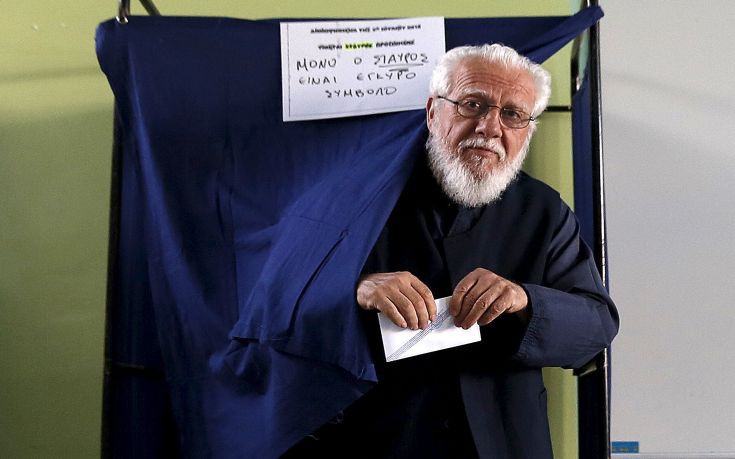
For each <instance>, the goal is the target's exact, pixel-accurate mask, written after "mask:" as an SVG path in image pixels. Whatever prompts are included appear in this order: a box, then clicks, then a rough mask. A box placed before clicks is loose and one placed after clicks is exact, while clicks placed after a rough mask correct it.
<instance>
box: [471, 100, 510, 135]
mask: <svg viewBox="0 0 735 459" xmlns="http://www.w3.org/2000/svg"><path fill="white" fill-rule="evenodd" d="M475 132H476V133H478V134H483V135H484V136H485V137H489V138H493V137H502V135H503V129H502V126H501V125H500V110H499V109H497V108H495V107H490V110H488V112H487V113H485V116H483V117H482V118H479V119H478V120H477V126H475Z"/></svg>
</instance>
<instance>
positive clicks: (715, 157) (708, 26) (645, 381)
mask: <svg viewBox="0 0 735 459" xmlns="http://www.w3.org/2000/svg"><path fill="white" fill-rule="evenodd" d="M601 3H602V7H603V9H604V10H605V13H606V16H605V18H603V19H602V22H601V49H602V61H601V62H602V78H603V81H602V82H603V96H602V97H603V129H604V153H605V172H606V187H607V188H606V191H607V217H608V237H609V241H608V245H609V256H610V278H611V279H610V281H611V291H612V295H613V298H614V299H615V300H616V303H617V304H618V307H619V309H620V313H621V331H620V335H619V336H618V338H617V339H616V341H615V342H614V343H613V353H612V374H613V386H612V396H613V400H612V403H613V404H612V440H613V441H620V440H632V441H640V448H641V452H642V453H643V452H700V453H701V452H707V451H709V452H725V451H728V452H735V388H734V387H733V385H735V357H734V355H735V306H733V303H734V302H735V286H734V285H735V282H733V277H735V243H734V242H733V237H735V148H733V141H732V138H733V135H732V134H733V132H735V64H734V62H735V24H734V21H735V2H733V1H730V0H717V1H715V0H708V1H701V2H700V1H681V0H679V1H672V0H647V1H636V0H608V1H602V2H601Z"/></svg>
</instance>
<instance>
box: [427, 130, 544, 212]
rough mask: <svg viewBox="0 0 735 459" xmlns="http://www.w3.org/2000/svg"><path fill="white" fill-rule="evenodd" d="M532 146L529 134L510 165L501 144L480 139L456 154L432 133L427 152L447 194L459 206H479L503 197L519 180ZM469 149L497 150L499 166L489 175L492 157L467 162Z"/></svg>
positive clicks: (465, 144) (462, 144)
mask: <svg viewBox="0 0 735 459" xmlns="http://www.w3.org/2000/svg"><path fill="white" fill-rule="evenodd" d="M530 144H531V136H530V135H529V136H528V137H527V138H526V141H525V143H524V144H523V146H522V147H521V150H520V152H518V155H517V156H516V157H515V158H514V159H513V160H512V161H510V162H506V160H505V159H506V155H505V150H504V149H503V146H502V145H501V144H500V143H499V142H496V141H492V140H489V141H488V140H485V139H483V138H478V137H473V138H470V139H465V140H463V141H462V142H460V144H459V146H458V147H457V149H456V151H451V150H450V148H449V146H448V145H446V143H445V142H443V139H439V138H437V137H436V136H435V135H434V134H432V133H429V138H428V139H427V140H426V150H427V152H428V155H429V167H430V168H431V171H432V173H433V174H434V178H436V180H437V182H439V185H440V186H441V187H442V190H444V193H446V195H447V196H448V197H449V198H450V199H451V200H452V201H454V202H456V203H457V204H460V205H463V206H465V207H479V206H483V205H485V204H489V203H491V202H493V201H495V200H497V199H498V198H500V196H501V195H502V194H503V191H505V189H506V188H508V185H510V184H511V183H512V182H513V180H515V179H516V177H517V176H518V172H519V171H520V170H521V167H522V166H523V160H524V159H525V158H526V154H527V153H528V147H529V145H530ZM469 146H483V147H485V148H489V149H491V150H493V151H495V152H496V154H497V155H498V163H497V165H496V166H495V167H493V168H492V169H490V171H489V172H485V169H486V163H487V162H488V161H490V159H489V158H485V157H482V156H475V157H473V158H472V159H471V160H465V161H463V160H462V156H461V152H462V151H463V150H464V149H465V148H467V147H469Z"/></svg>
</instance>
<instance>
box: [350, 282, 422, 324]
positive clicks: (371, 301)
mask: <svg viewBox="0 0 735 459" xmlns="http://www.w3.org/2000/svg"><path fill="white" fill-rule="evenodd" d="M357 304H359V305H360V307H361V308H363V309H365V310H368V311H370V310H377V311H380V312H382V313H383V314H385V316H386V317H388V318H389V319H390V320H391V321H393V323H394V324H396V325H398V326H399V327H402V328H406V327H408V328H410V329H411V330H416V329H418V328H421V329H424V328H426V327H428V326H429V320H434V319H436V303H435V302H434V296H433V295H432V294H431V290H429V287H427V286H426V285H425V284H424V283H423V282H421V281H420V280H419V279H418V278H417V277H416V276H414V275H413V274H411V273H409V272H406V271H401V272H395V273H373V274H366V275H364V276H362V277H361V278H360V282H359V283H358V284H357Z"/></svg>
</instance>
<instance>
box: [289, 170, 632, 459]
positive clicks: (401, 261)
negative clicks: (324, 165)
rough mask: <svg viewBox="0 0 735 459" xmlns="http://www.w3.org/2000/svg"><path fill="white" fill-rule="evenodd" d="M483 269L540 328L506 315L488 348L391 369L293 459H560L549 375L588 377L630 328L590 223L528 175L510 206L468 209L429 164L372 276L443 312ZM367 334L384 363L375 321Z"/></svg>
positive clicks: (394, 220)
mask: <svg viewBox="0 0 735 459" xmlns="http://www.w3.org/2000/svg"><path fill="white" fill-rule="evenodd" d="M477 267H483V268H486V269H488V270H490V271H493V272H495V273H496V274H499V275H501V276H503V277H505V278H507V279H510V280H512V281H514V282H516V283H519V284H521V285H522V286H523V287H524V288H525V290H526V292H527V294H528V298H529V304H530V307H531V312H532V314H531V318H530V321H529V322H528V324H526V323H524V322H523V321H522V320H521V319H520V318H518V317H517V316H515V315H512V314H508V315H503V316H501V317H500V318H498V319H496V320H495V321H494V322H492V323H491V324H489V325H487V326H484V327H481V333H482V341H481V342H480V343H476V344H471V345H466V346H462V347H458V348H453V349H449V350H444V351H440V352H435V353H430V354H425V355H422V356H418V357H412V358H408V359H404V360H398V361H395V362H391V363H387V364H383V365H382V366H379V367H378V376H379V383H378V385H377V386H376V388H374V389H373V390H371V391H370V392H369V393H368V394H366V395H365V396H363V397H362V398H361V399H360V400H358V401H357V402H356V403H354V404H353V405H352V406H350V407H349V408H347V409H346V410H345V412H344V413H343V414H341V415H340V416H339V417H337V418H336V419H334V420H333V421H332V422H330V423H329V424H328V425H326V426H325V427H323V428H321V429H320V430H318V431H317V432H315V434H314V435H313V436H311V437H308V438H307V439H305V440H304V441H302V442H301V443H300V444H299V445H298V446H297V447H296V448H295V449H294V450H292V452H291V453H290V454H291V455H292V456H293V457H296V456H300V455H301V454H305V453H307V452H309V453H310V454H314V453H316V454H321V455H322V456H326V457H373V458H376V457H395V458H411V457H422V458H426V457H435V458H445V457H458V458H464V457H478V456H479V457H488V458H491V457H492V458H508V459H524V458H528V459H539V458H547V457H552V451H551V439H550V436H549V426H548V420H547V413H546V389H545V388H544V384H543V380H542V375H541V367H544V366H561V367H565V368H573V367H578V366H581V365H583V364H584V363H586V362H587V361H589V360H590V359H591V358H593V357H594V356H595V355H596V354H597V353H598V352H599V351H601V350H602V349H604V348H605V347H607V346H608V345H609V344H610V342H611V341H612V339H613V337H614V336H615V334H616V333H617V328H618V316H617V311H616V309H615V306H614V304H613V302H612V300H611V299H610V297H609V296H608V294H607V292H606V290H605V288H604V287H603V285H602V282H601V281H600V278H599V275H598V273H597V269H596V267H595V264H594V260H593V258H592V255H591V253H590V250H589V249H588V248H587V246H585V245H584V243H583V242H582V240H581V239H580V237H579V228H578V224H577V221H576V219H575V217H574V215H573V214H572V212H571V210H570V209H569V208H568V207H567V206H566V205H565V204H564V203H563V202H562V200H561V199H560V197H559V195H558V193H557V192H555V191H554V190H552V189H551V188H549V187H548V186H547V185H545V184H543V183H541V182H539V181H537V180H535V179H533V178H531V177H530V176H528V175H526V174H524V173H522V174H521V175H520V177H519V179H518V180H516V181H515V182H514V183H513V184H511V185H510V187H509V188H508V189H507V190H506V191H505V193H504V194H503V196H502V197H501V199H500V200H498V201H497V202H494V203H492V204H490V205H487V206H484V207H479V208H465V207H462V206H458V205H456V204H453V203H451V202H450V201H449V200H448V199H447V198H446V197H445V196H444V194H443V192H442V191H441V189H440V188H439V186H438V185H437V183H436V181H435V180H434V178H433V177H432V176H431V172H430V171H429V170H428V167H427V166H426V165H425V164H424V162H423V161H419V164H418V165H417V167H416V169H415V170H414V172H413V174H412V176H411V178H410V180H409V181H408V183H407V185H406V188H405V189H404V191H403V192H402V194H401V197H400V199H399V201H398V203H397V205H396V207H395V208H394V210H393V212H392V214H391V216H390V219H389V220H388V223H387V224H386V226H385V228H384V229H383V231H382V233H381V235H380V238H379V239H378V241H377V243H376V245H375V247H374V248H373V250H372V252H371V254H370V257H369V258H368V261H367V263H366V265H365V270H364V271H365V272H392V271H409V272H411V273H413V274H414V275H416V276H417V277H418V278H419V279H420V280H421V281H423V282H424V283H425V284H426V285H427V286H429V288H431V290H432V292H433V294H434V297H435V298H441V297H444V296H449V295H451V294H452V290H453V288H454V286H456V285H457V283H458V282H459V281H460V280H461V279H462V278H463V277H464V276H466V275H467V274H468V273H470V272H471V271H472V270H473V269H475V268H477ZM365 323H366V327H367V328H368V330H369V333H370V334H371V335H372V336H371V338H372V339H371V344H372V348H373V353H374V355H376V361H384V359H382V352H383V351H382V344H381V341H380V335H379V331H378V325H377V320H376V316H375V313H372V312H370V313H366V314H365Z"/></svg>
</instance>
